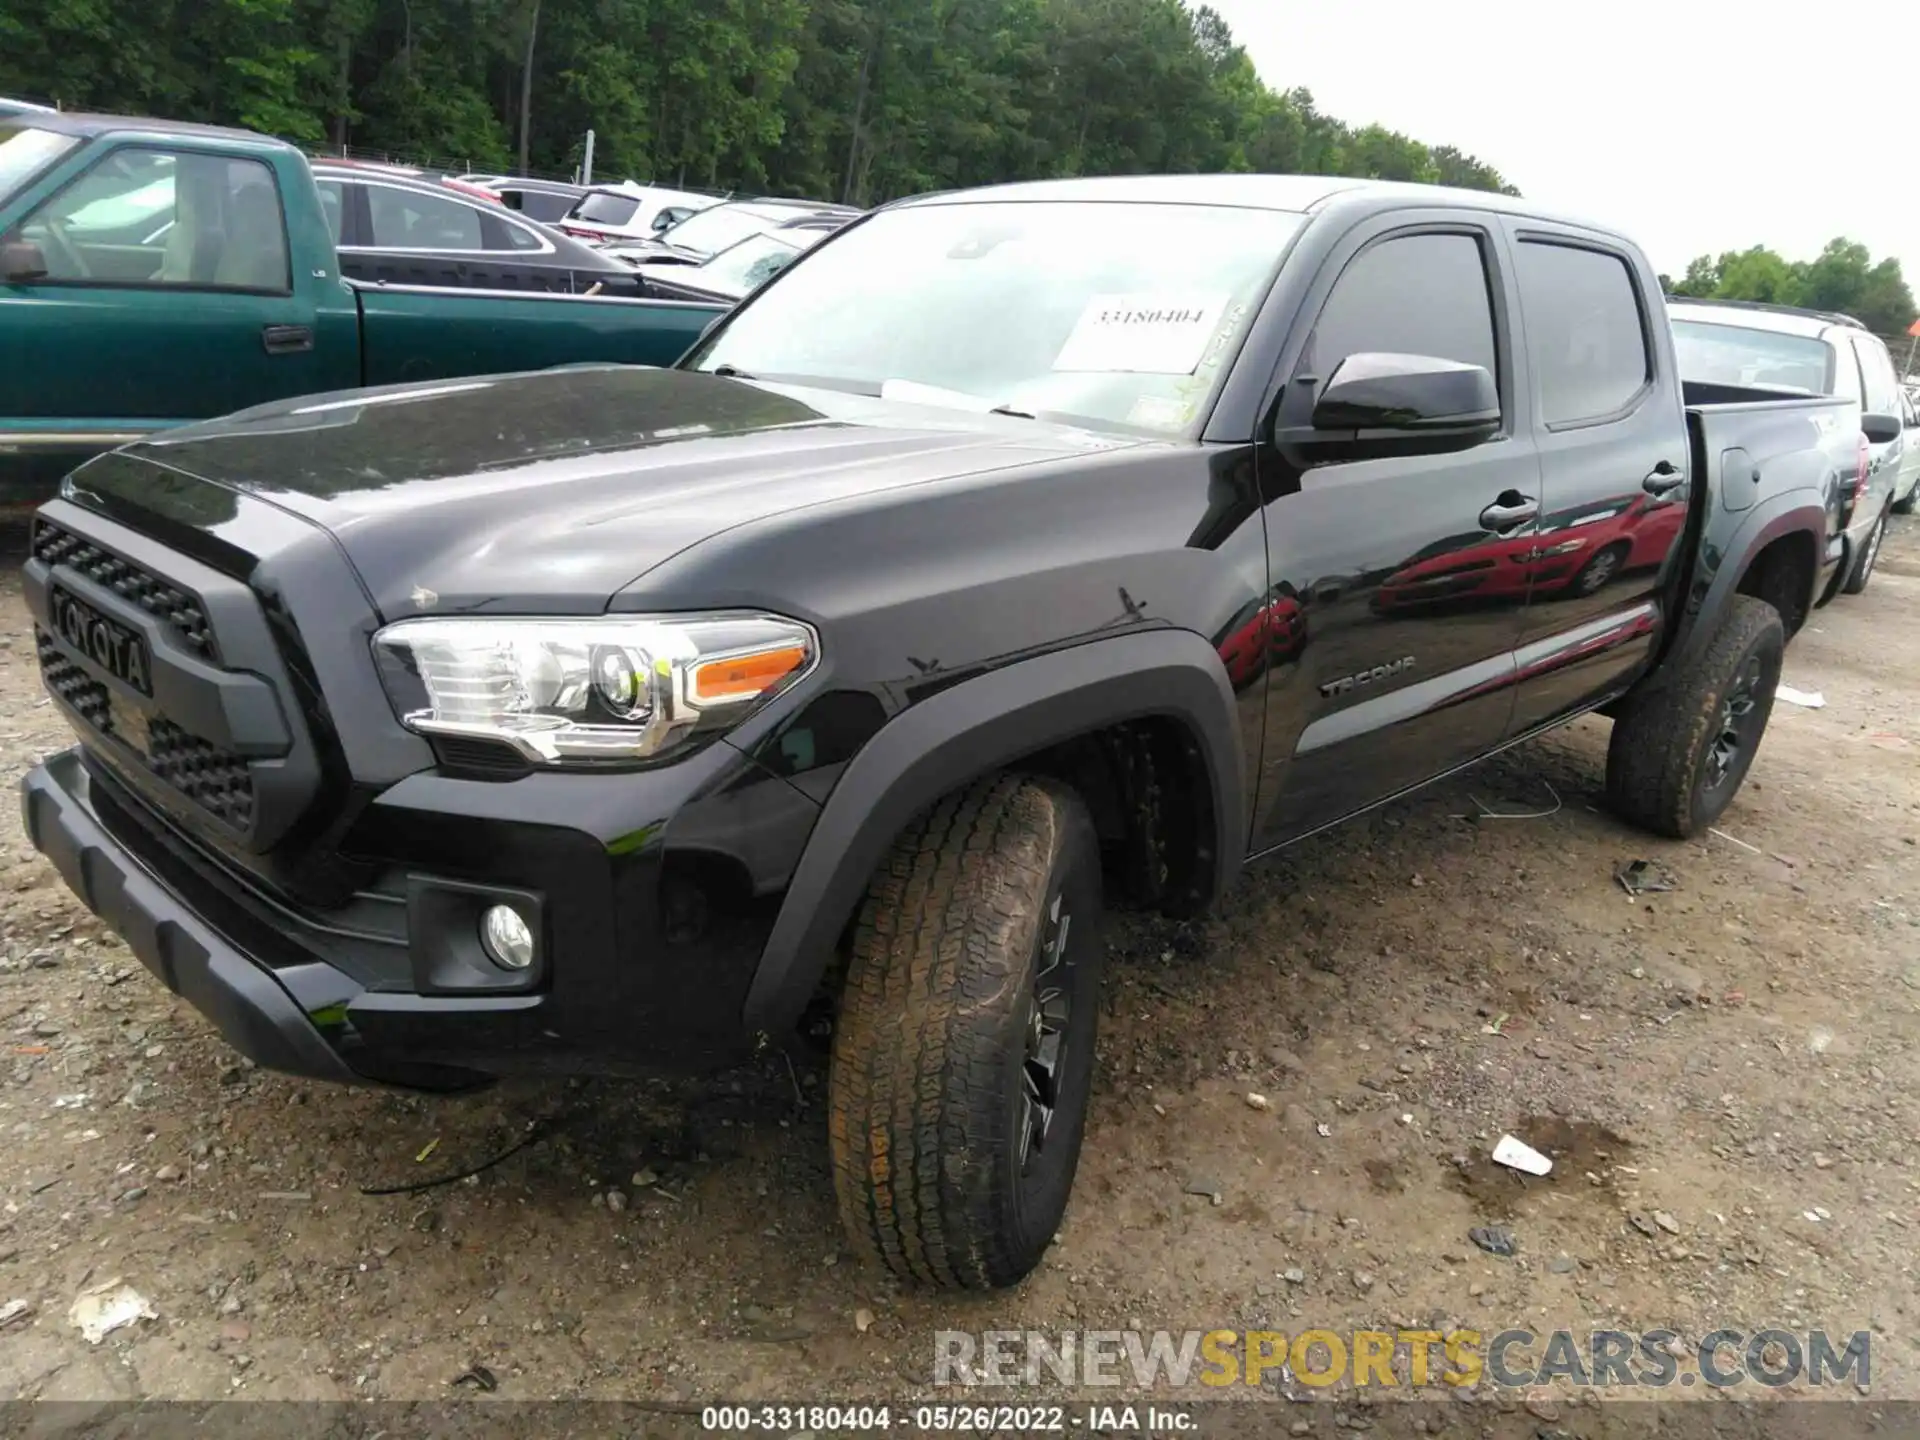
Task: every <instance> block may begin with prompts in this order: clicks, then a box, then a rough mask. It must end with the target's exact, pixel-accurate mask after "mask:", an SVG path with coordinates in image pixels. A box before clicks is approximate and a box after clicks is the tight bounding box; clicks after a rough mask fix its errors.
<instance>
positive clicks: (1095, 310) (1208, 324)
mask: <svg viewBox="0 0 1920 1440" xmlns="http://www.w3.org/2000/svg"><path fill="white" fill-rule="evenodd" d="M1229 298H1230V297H1228V296H1226V295H1221V294H1207V293H1192V292H1189V293H1180V292H1167V293H1164V294H1140V295H1096V296H1094V297H1093V298H1092V299H1091V300H1089V301H1088V302H1087V308H1086V309H1085V310H1083V311H1081V312H1080V319H1079V321H1078V322H1077V323H1076V324H1075V325H1074V327H1073V333H1072V334H1071V335H1069V336H1067V343H1066V344H1065V345H1063V346H1061V347H1060V353H1059V354H1058V355H1057V356H1055V357H1054V361H1053V368H1054V369H1056V370H1082V371H1092V372H1095V373H1104V374H1132V375H1191V374H1193V372H1194V371H1195V370H1197V369H1198V368H1199V367H1200V360H1201V357H1202V356H1204V355H1205V354H1206V353H1207V342H1208V341H1209V340H1211V339H1212V338H1213V332H1214V330H1215V329H1216V328H1218V326H1219V324H1220V317H1221V315H1222V313H1223V312H1224V311H1225V310H1226V308H1227V301H1228V299H1229Z"/></svg>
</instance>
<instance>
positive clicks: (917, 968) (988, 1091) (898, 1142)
mask: <svg viewBox="0 0 1920 1440" xmlns="http://www.w3.org/2000/svg"><path fill="white" fill-rule="evenodd" d="M1099 917H1100V868H1099V845H1098V841H1097V840H1096V838H1095V835H1094V831H1093V824H1092V822H1091V820H1089V819H1088V817H1087V812H1086V809H1085V807H1084V806H1083V805H1082V804H1081V803H1080V801H1079V799H1078V798H1077V797H1076V796H1075V795H1073V794H1072V792H1070V791H1068V790H1067V789H1065V788H1064V787H1061V786H1059V785H1056V784H1054V783H1052V782H1050V781H1042V780H1035V779H1028V778H1023V777H1020V776H1012V775H1008V776H1000V777H997V778H993V779H989V780H984V781H981V782H979V783H978V784H976V785H974V786H972V787H971V788H969V789H967V790H965V791H962V792H960V793H958V794H956V795H952V796H949V797H948V798H947V799H945V800H943V801H941V802H940V803H939V804H938V805H936V806H935V807H934V808H933V810H932V811H931V812H929V814H928V815H927V817H926V818H925V820H923V821H922V822H920V823H919V824H918V825H917V826H915V827H914V828H913V829H911V830H909V832H908V833H907V834H906V835H904V836H903V837H902V838H901V839H900V841H899V842H898V844H897V845H896V846H895V848H894V851H893V854H892V855H891V857H890V858H889V859H888V861H887V862H886V864H885V865H884V866H883V867H882V868H881V870H880V872H879V874H878V875H877V876H876V877H875V878H874V881H873V884H872V886H871V888H870V889H869V890H868V892H867V898H866V902H865V904H864V905H863V906H862V908H861V912H860V917H859V920H858V922H857V924H856V928H855V934H854V943H853V957H852V963H851V965H850V967H849V969H848V973H847V983H846V990H845V994H844V996H843V998H842V1001H841V1008H840V1018H839V1023H838V1026H837V1028H836V1032H835V1035H834V1047H833V1065H832V1077H831V1086H830V1108H829V1140H830V1144H831V1146H832V1152H833V1174H834V1191H835V1195H836V1198H837V1199H838V1201H839V1207H840V1217H841V1220H842V1221H843V1223H844V1224H845V1226H846V1228H847V1231H848V1233H849V1234H850V1235H851V1237H852V1238H853V1240H854V1243H855V1244H856V1245H858V1246H859V1247H860V1248H861V1249H863V1250H864V1251H865V1252H867V1253H868V1254H869V1255H871V1256H873V1257H875V1258H877V1259H879V1260H880V1261H881V1262H882V1263H884V1264H885V1265H887V1266H888V1267H889V1268H890V1269H892V1270H893V1271H894V1272H895V1273H896V1274H899V1275H901V1276H903V1277H906V1278H909V1279H913V1280H917V1281H920V1282H922V1283H926V1284H932V1285H939V1286H946V1287H953V1288H966V1289H988V1288H992V1287H996V1286H1002V1285H1011V1284H1013V1283H1014V1282H1015V1281H1017V1280H1019V1279H1020V1278H1021V1277H1023V1276H1024V1275H1026V1274H1027V1273H1028V1272H1029V1271H1030V1270H1032V1269H1033V1267H1034V1266H1035V1265H1037V1264H1038V1263H1039V1261H1040V1257H1041V1256H1042V1255H1043V1254H1044V1253H1045V1251H1046V1248H1047V1246H1048V1244H1049V1243H1050V1242H1051V1241H1052V1239H1053V1234H1054V1231H1055V1230H1056V1229H1057V1228H1058V1227H1059V1224H1060V1217H1061V1215H1062V1214H1063V1213H1064V1212H1065V1210H1066V1204H1067V1195H1068V1192H1069V1191H1070V1190H1071V1189H1072V1186H1073V1174H1074V1170H1075V1167H1076V1165H1077V1162H1078V1160H1079V1154H1080V1140H1081V1136H1082V1134H1083V1132H1084V1130H1085V1126H1086V1115H1087V1099H1088V1094H1089V1091H1090V1089H1091V1085H1092V1077H1093V1045H1094V1033H1095V1028H1096V1019H1097V1008H1096V1007H1097V1001H1098V991H1099V982H1100V961H1101V950H1100V942H1099V938H1098V935H1097V933H1096V932H1097V929H1098V925H1097V922H1098V920H1099Z"/></svg>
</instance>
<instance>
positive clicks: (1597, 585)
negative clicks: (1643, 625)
mask: <svg viewBox="0 0 1920 1440" xmlns="http://www.w3.org/2000/svg"><path fill="white" fill-rule="evenodd" d="M1686 521H1687V507H1686V504H1685V503H1684V502H1683V501H1680V500H1677V499H1664V500H1663V499H1656V498H1655V497H1653V496H1651V495H1631V496H1628V495H1623V496H1619V497H1617V498H1615V499H1611V500H1605V501H1602V502H1600V503H1598V504H1594V505H1583V506H1580V507H1579V508H1577V509H1573V510H1562V511H1557V512H1555V513H1554V514H1552V515H1548V516H1546V517H1545V518H1544V519H1543V520H1541V521H1540V522H1539V523H1538V524H1535V525H1529V526H1523V527H1522V528H1520V529H1518V530H1515V531H1512V532H1510V533H1508V534H1505V535H1494V536H1487V537H1475V536H1457V537H1455V538H1453V539H1451V540H1447V541H1442V542H1441V544H1440V545H1438V546H1434V547H1431V548H1430V550H1429V552H1428V553H1426V554H1424V555H1418V556H1415V557H1414V558H1413V559H1412V560H1411V561H1409V562H1408V563H1407V564H1405V565H1403V566H1401V567H1400V568H1399V569H1398V570H1396V571H1395V572H1394V573H1393V574H1392V575H1390V576H1388V577H1387V579H1386V580H1385V581H1384V582H1383V583H1382V584H1381V586H1380V589H1379V592H1378V594H1377V595H1376V596H1375V598H1374V607H1375V608H1376V609H1379V610H1398V609H1405V608H1407V607H1409V606H1415V605H1431V604H1436V603H1439V602H1441V601H1445V600H1457V599H1465V598H1473V599H1482V598H1484V599H1489V600H1495V599H1512V600H1516V601H1517V600H1522V599H1525V598H1526V596H1527V593H1528V591H1529V590H1531V591H1532V592H1533V595H1534V598H1535V599H1540V598H1551V597H1552V596H1554V595H1556V594H1564V595H1573V596H1585V595H1593V594H1596V593H1597V592H1598V591H1599V590H1600V589H1601V588H1602V587H1604V586H1605V585H1606V584H1607V583H1608V582H1609V581H1611V580H1613V579H1615V578H1616V577H1617V576H1619V575H1620V574H1621V573H1622V572H1624V571H1627V570H1632V569H1635V568H1638V567H1642V566H1646V565H1657V564H1659V563H1660V561H1661V560H1663V559H1664V558H1665V557H1666V555H1667V552H1668V550H1669V549H1670V548H1671V546H1672V545H1673V542H1674V540H1675V538H1676V537H1677V536H1678V534H1679V531H1680V528H1681V527H1682V526H1683V525H1685V524H1686Z"/></svg>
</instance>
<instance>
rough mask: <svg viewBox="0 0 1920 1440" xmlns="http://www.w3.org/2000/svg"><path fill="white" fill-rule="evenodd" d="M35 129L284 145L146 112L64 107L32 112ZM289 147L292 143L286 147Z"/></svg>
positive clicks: (256, 134)
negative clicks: (113, 112) (95, 112)
mask: <svg viewBox="0 0 1920 1440" xmlns="http://www.w3.org/2000/svg"><path fill="white" fill-rule="evenodd" d="M31 119H32V122H33V125H34V127H35V128H36V129H40V130H51V131H54V132H55V133H56V134H61V135H77V136H81V137H83V138H87V139H91V138H92V137H93V136H95V135H110V134H113V133H114V132H115V131H119V130H134V131H138V132H140V133H141V134H144V135H190V136H199V137H201V138H203V139H220V140H244V141H246V142H247V143H248V144H250V145H285V144H286V142H285V141H283V140H276V139H274V138H273V137H272V136H271V135H262V134H260V133H259V132H258V131H255V130H240V129H236V128H234V127H233V126H230V125H196V124H194V123H192V122H190V121H186V120H155V119H153V118H152V117H151V116H146V115H93V114H80V113H75V112H73V111H67V110H49V111H44V112H42V111H35V112H33V114H32V116H31ZM287 148H288V149H292V148H293V147H292V146H287Z"/></svg>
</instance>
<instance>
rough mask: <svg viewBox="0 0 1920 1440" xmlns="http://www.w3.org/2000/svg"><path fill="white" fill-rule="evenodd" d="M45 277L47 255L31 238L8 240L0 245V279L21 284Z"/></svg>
mask: <svg viewBox="0 0 1920 1440" xmlns="http://www.w3.org/2000/svg"><path fill="white" fill-rule="evenodd" d="M46 278H47V257H46V253H45V252H44V251H43V250H41V248H40V247H39V246H38V245H36V244H34V243H33V242H32V241H31V240H9V241H7V243H6V244H4V245H0V280H5V281H8V282H9V283H11V284H15V285H18V284H23V283H25V282H26V281H29V280H44V279H46Z"/></svg>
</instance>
